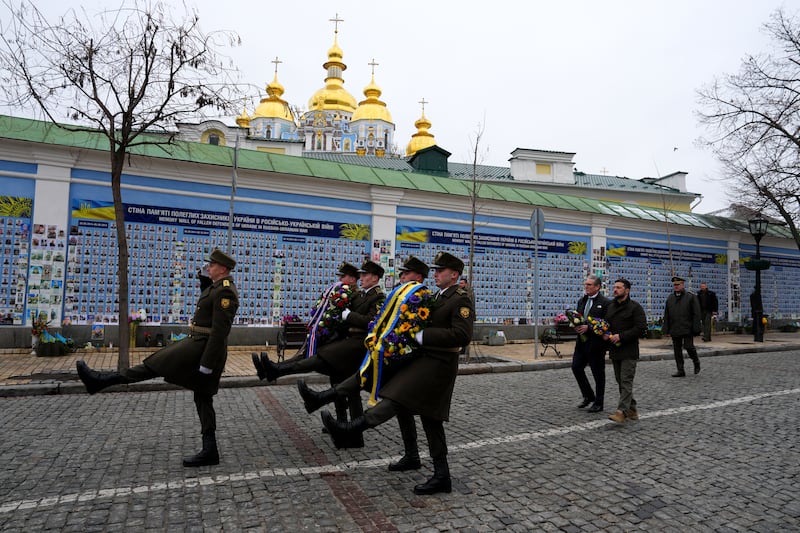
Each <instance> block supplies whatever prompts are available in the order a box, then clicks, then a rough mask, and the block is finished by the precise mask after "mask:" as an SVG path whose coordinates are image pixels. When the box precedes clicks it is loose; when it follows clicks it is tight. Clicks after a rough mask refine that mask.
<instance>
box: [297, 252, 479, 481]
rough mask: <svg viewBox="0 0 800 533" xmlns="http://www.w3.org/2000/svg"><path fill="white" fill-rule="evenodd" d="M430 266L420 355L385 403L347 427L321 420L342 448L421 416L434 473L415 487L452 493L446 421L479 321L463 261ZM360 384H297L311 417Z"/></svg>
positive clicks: (445, 259)
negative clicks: (430, 298)
mask: <svg viewBox="0 0 800 533" xmlns="http://www.w3.org/2000/svg"><path fill="white" fill-rule="evenodd" d="M431 268H433V269H434V272H435V274H434V279H435V280H436V286H437V287H439V292H438V295H437V296H436V301H435V302H434V303H433V305H432V308H431V313H430V325H429V326H426V327H425V328H424V329H423V330H422V331H420V332H418V333H416V334H415V338H416V341H417V343H418V345H419V347H418V348H417V349H416V350H415V357H412V358H411V359H410V360H409V361H408V362H407V364H405V365H403V366H402V367H401V368H400V369H399V370H398V371H397V373H396V374H395V375H394V376H392V377H391V378H390V379H389V381H388V382H386V383H383V384H382V387H381V388H380V391H379V396H380V398H381V399H380V401H378V402H377V404H375V405H374V406H373V407H371V408H369V409H367V410H366V412H365V413H364V416H363V417H361V418H359V419H356V420H353V421H352V422H349V423H346V424H342V423H340V422H337V421H336V420H334V419H333V417H332V416H331V415H330V413H328V412H327V411H323V412H322V422H323V424H325V427H327V428H328V431H329V432H330V435H331V438H332V439H333V442H334V444H335V445H336V447H337V448H345V447H348V445H347V444H348V442H349V441H350V440H351V439H352V438H353V436H354V435H361V433H363V431H364V430H366V429H369V428H373V427H376V426H378V425H380V424H382V423H384V422H386V421H387V420H389V419H390V418H392V417H394V416H396V415H398V414H400V413H405V414H408V415H413V414H418V415H420V419H421V420H422V427H423V429H424V430H425V436H426V437H427V440H428V449H429V452H430V455H431V458H432V459H433V468H434V473H433V477H431V478H430V479H429V480H428V481H427V482H425V483H423V484H420V485H417V486H415V487H414V493H415V494H435V493H438V492H450V491H451V490H452V488H451V480H450V469H449V466H448V463H447V442H446V438H445V433H444V422H445V421H447V420H448V419H449V416H450V402H451V399H452V395H453V388H454V386H455V380H456V375H457V374H458V357H459V351H460V350H461V347H462V346H464V345H466V344H467V343H469V342H470V340H471V339H472V329H473V322H474V320H475V311H474V307H473V303H472V301H471V300H470V298H469V295H468V293H467V291H465V290H464V289H461V288H459V287H458V286H457V285H458V278H459V276H460V275H461V273H462V272H463V270H464V262H463V261H461V260H460V259H459V258H457V257H455V256H453V255H451V254H449V253H447V252H439V253H438V254H437V255H436V258H435V259H434V264H433V265H432V266H431ZM404 286H405V285H402V286H401V287H404ZM387 303H388V300H387ZM360 386H361V383H360V376H359V374H356V375H354V376H351V377H350V378H348V379H347V380H345V381H344V382H342V383H341V384H340V385H338V386H337V387H336V388H335V389H329V390H327V391H322V392H314V391H312V390H310V389H308V388H307V387H305V384H304V383H302V382H299V383H298V389H299V390H300V395H301V396H302V397H303V401H304V403H305V406H306V411H308V412H309V413H310V412H313V411H315V410H316V409H318V408H319V407H321V406H322V405H324V404H326V403H329V402H331V401H333V399H334V398H335V397H336V396H337V395H341V394H345V393H346V392H347V390H350V389H352V388H357V387H360Z"/></svg>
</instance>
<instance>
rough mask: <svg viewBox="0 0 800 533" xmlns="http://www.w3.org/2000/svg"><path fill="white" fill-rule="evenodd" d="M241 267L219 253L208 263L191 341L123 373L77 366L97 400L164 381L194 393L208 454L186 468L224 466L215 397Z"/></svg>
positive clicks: (198, 456) (236, 303) (190, 461)
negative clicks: (124, 387) (112, 390)
mask: <svg viewBox="0 0 800 533" xmlns="http://www.w3.org/2000/svg"><path fill="white" fill-rule="evenodd" d="M235 266H236V261H234V260H233V258H231V257H230V256H229V255H228V254H226V253H224V252H222V251H221V250H214V251H213V252H211V255H210V257H209V258H208V276H209V277H210V278H211V281H212V283H211V285H210V286H209V287H207V288H206V289H205V290H204V291H203V292H202V293H201V294H200V298H199V299H198V301H197V309H196V310H195V312H194V317H193V318H192V323H191V325H190V326H189V336H188V337H186V338H185V339H182V340H180V341H178V342H176V343H174V344H171V345H169V346H167V347H166V348H162V349H161V350H159V351H157V352H155V353H154V354H152V355H151V356H149V357H148V358H146V359H145V360H144V361H143V362H142V364H140V365H136V366H134V367H131V368H128V369H124V370H122V371H120V372H97V371H95V370H92V369H91V368H89V366H88V365H87V364H86V363H85V362H84V361H77V363H76V366H77V368H78V377H80V379H81V381H82V382H83V384H84V385H85V386H86V391H87V392H88V393H89V394H95V393H96V392H99V391H101V390H103V389H105V388H106V387H110V386H111V385H119V384H124V383H137V382H139V381H145V380H148V379H153V378H155V377H159V376H160V377H163V378H164V380H165V381H167V382H169V383H174V384H176V385H180V386H181V387H185V388H187V389H189V390H191V391H193V392H194V403H195V406H196V408H197V414H198V416H199V417H200V431H201V434H202V436H203V449H202V450H201V451H200V452H199V453H198V454H196V455H194V456H192V457H187V458H185V459H184V460H183V466H204V465H216V464H219V451H218V449H217V441H216V430H217V415H216V412H215V411H214V395H215V394H217V391H218V390H219V380H220V377H221V376H222V372H223V371H224V370H225V362H226V361H227V358H228V334H229V333H230V331H231V325H232V324H233V319H234V317H235V316H236V310H237V309H238V308H239V296H238V293H237V292H236V286H235V285H234V284H233V278H232V277H231V276H230V272H231V270H233V268H234V267H235Z"/></svg>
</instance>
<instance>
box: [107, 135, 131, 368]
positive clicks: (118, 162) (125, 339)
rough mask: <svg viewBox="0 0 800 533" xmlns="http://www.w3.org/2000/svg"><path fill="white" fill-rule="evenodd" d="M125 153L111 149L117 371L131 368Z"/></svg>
mask: <svg viewBox="0 0 800 533" xmlns="http://www.w3.org/2000/svg"><path fill="white" fill-rule="evenodd" d="M124 166H125V152H124V151H123V150H121V149H119V150H118V149H115V147H113V146H112V148H111V194H112V195H113V197H114V220H115V221H116V225H117V249H118V251H119V256H118V263H119V281H118V287H119V293H118V295H117V296H118V297H119V328H117V330H118V331H119V340H118V342H117V346H118V347H119V359H118V360H117V370H124V369H126V368H130V366H131V359H130V330H129V328H128V316H129V313H128V292H129V291H128V235H127V233H126V232H125V206H124V205H123V204H122V169H123V168H124Z"/></svg>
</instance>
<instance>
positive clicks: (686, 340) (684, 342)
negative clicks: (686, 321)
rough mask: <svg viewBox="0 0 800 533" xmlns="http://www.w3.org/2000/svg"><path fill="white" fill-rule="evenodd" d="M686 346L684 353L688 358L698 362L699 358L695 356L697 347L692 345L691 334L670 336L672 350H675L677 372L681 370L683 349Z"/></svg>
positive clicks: (692, 338)
mask: <svg viewBox="0 0 800 533" xmlns="http://www.w3.org/2000/svg"><path fill="white" fill-rule="evenodd" d="M684 348H686V353H687V354H688V355H689V358H690V359H691V360H692V361H694V362H698V361H700V359H699V358H698V357H697V348H695V347H694V337H693V336H692V335H682V336H680V337H675V336H673V337H672V350H673V351H674V352H675V365H676V366H677V367H678V372H683V349H684Z"/></svg>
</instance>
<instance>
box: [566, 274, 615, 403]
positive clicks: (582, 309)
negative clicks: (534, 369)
mask: <svg viewBox="0 0 800 533" xmlns="http://www.w3.org/2000/svg"><path fill="white" fill-rule="evenodd" d="M600 284H601V280H600V278H599V277H598V276H595V275H594V274H590V275H588V276H586V281H585V282H584V284H583V287H584V290H585V294H584V295H583V296H582V297H581V299H580V300H578V306H577V307H576V310H577V311H578V312H579V313H581V314H582V315H583V316H584V318H588V317H590V316H591V317H593V318H604V317H605V316H606V309H607V308H608V304H609V303H611V300H609V299H608V298H606V297H605V296H603V295H602V294H600ZM575 332H576V333H578V338H577V339H576V340H575V351H574V352H573V354H572V373H573V374H574V375H575V380H576V381H577V382H578V387H579V388H580V389H581V394H582V395H583V400H581V403H580V404H578V408H580V409H583V408H584V407H586V406H587V405H589V404H592V405H591V407H589V409H588V411H589V412H590V413H598V412H600V411H602V410H603V398H604V396H605V390H606V349H607V347H606V341H605V340H603V338H602V337H601V336H599V335H596V334H594V333H593V332H592V330H591V328H590V326H588V325H586V324H582V325H580V326H578V327H576V328H575ZM581 336H583V337H584V338H585V339H586V340H581ZM586 365H589V368H591V369H592V376H593V377H594V386H595V390H592V385H591V384H590V383H589V379H588V378H587V377H586Z"/></svg>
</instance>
